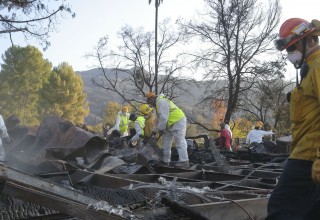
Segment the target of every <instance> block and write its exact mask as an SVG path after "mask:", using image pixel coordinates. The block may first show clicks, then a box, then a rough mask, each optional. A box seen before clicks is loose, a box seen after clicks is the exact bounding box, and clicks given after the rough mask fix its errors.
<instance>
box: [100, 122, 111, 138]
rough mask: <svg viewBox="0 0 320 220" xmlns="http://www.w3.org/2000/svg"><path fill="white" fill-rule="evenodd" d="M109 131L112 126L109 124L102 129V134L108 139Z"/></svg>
mask: <svg viewBox="0 0 320 220" xmlns="http://www.w3.org/2000/svg"><path fill="white" fill-rule="evenodd" d="M109 130H110V126H109V125H108V124H105V125H104V126H103V128H102V134H103V137H104V138H107V137H108V132H109Z"/></svg>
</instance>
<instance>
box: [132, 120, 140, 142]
mask: <svg viewBox="0 0 320 220" xmlns="http://www.w3.org/2000/svg"><path fill="white" fill-rule="evenodd" d="M134 128H135V129H136V134H135V135H134V136H133V137H132V138H131V139H130V142H134V141H137V140H139V136H140V135H141V134H142V130H141V128H140V125H139V124H138V122H135V123H134Z"/></svg>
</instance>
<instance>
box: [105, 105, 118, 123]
mask: <svg viewBox="0 0 320 220" xmlns="http://www.w3.org/2000/svg"><path fill="white" fill-rule="evenodd" d="M120 110H121V105H120V104H119V103H118V102H108V103H107V105H106V108H105V115H104V117H103V124H108V125H110V127H113V126H114V125H115V123H116V118H117V115H118V112H119V111H120Z"/></svg>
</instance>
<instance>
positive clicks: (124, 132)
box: [113, 106, 130, 137]
mask: <svg viewBox="0 0 320 220" xmlns="http://www.w3.org/2000/svg"><path fill="white" fill-rule="evenodd" d="M128 110H129V109H128V107H127V106H124V107H123V108H122V111H119V112H118V115H117V119H116V124H115V126H114V129H113V130H118V131H120V133H121V136H122V137H124V136H128V128H129V117H130V114H129V113H128Z"/></svg>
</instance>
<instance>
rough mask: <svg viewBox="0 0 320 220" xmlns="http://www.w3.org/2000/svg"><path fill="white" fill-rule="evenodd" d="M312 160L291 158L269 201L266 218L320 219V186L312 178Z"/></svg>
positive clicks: (284, 219)
mask: <svg viewBox="0 0 320 220" xmlns="http://www.w3.org/2000/svg"><path fill="white" fill-rule="evenodd" d="M311 167H312V161H305V160H294V159H289V160H288V161H287V162H286V165H285V167H284V169H283V172H282V174H281V177H280V179H279V182H278V184H277V186H276V188H275V189H274V191H273V192H272V194H271V196H270V199H269V203H268V217H267V218H266V220H319V219H320V201H319V199H320V186H319V185H316V184H315V183H314V182H313V181H312V178H311Z"/></svg>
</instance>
